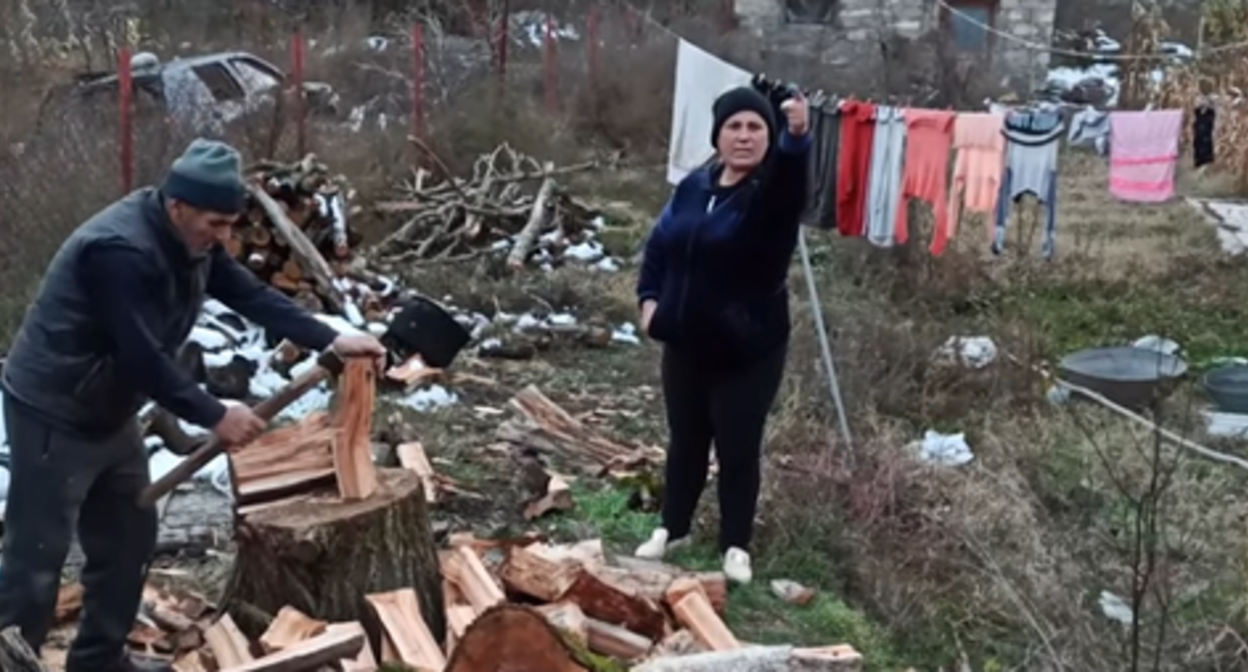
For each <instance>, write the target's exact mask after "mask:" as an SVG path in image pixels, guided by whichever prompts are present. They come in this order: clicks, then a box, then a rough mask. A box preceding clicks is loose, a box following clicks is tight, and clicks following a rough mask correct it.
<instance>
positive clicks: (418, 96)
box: [412, 23, 425, 138]
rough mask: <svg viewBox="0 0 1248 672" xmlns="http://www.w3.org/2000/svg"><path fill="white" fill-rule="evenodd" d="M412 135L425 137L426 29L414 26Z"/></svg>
mask: <svg viewBox="0 0 1248 672" xmlns="http://www.w3.org/2000/svg"><path fill="white" fill-rule="evenodd" d="M412 135H415V136H416V137H417V138H424V137H425V27H424V26H423V25H421V24H419V23H417V24H415V25H414V26H412Z"/></svg>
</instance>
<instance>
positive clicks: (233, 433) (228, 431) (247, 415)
mask: <svg viewBox="0 0 1248 672" xmlns="http://www.w3.org/2000/svg"><path fill="white" fill-rule="evenodd" d="M267 426H268V423H266V422H265V421H264V420H261V419H260V416H258V415H256V414H255V413H253V412H252V411H251V409H250V408H248V407H247V406H244V405H242V404H229V405H227V406H226V409H225V416H224V417H222V418H221V420H220V421H219V422H217V426H216V427H213V428H212V432H213V434H216V435H217V438H218V439H220V440H221V443H224V444H225V445H226V446H227V447H229V449H230V450H233V449H235V448H238V447H240V446H244V445H247V444H248V443H251V442H252V441H254V440H255V439H256V437H257V436H260V434H261V432H263V431H264V428H265V427H267Z"/></svg>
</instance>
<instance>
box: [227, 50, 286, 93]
mask: <svg viewBox="0 0 1248 672" xmlns="http://www.w3.org/2000/svg"><path fill="white" fill-rule="evenodd" d="M230 64H231V65H233V66H234V71H235V72H237V73H238V78H239V80H240V81H241V82H242V85H243V87H244V88H246V89H247V91H248V92H250V93H259V92H262V91H268V90H269V89H275V88H277V87H278V86H280V85H281V83H282V73H281V71H277V70H275V69H274V68H272V67H269V66H268V64H266V63H263V62H262V61H257V60H255V59H252V58H245V57H240V58H235V59H232V60H231V61H230Z"/></svg>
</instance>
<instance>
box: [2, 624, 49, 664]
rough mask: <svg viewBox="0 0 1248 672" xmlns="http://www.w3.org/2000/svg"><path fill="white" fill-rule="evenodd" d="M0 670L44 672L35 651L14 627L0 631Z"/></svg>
mask: <svg viewBox="0 0 1248 672" xmlns="http://www.w3.org/2000/svg"><path fill="white" fill-rule="evenodd" d="M0 670H4V672H46V670H47V668H46V667H44V666H43V663H41V662H39V658H37V657H36V656H35V652H34V651H31V650H30V646H29V645H28V644H27V643H26V640H25V639H23V638H22V634H21V633H20V632H19V631H18V629H17V628H16V627H8V628H5V629H4V630H3V631H0Z"/></svg>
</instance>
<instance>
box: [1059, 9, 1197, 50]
mask: <svg viewBox="0 0 1248 672" xmlns="http://www.w3.org/2000/svg"><path fill="white" fill-rule="evenodd" d="M1157 2H1158V4H1159V5H1160V6H1161V13H1162V16H1163V17H1164V18H1165V20H1166V23H1168V24H1169V25H1170V39H1172V40H1175V41H1178V42H1183V43H1185V44H1187V45H1188V46H1190V47H1195V46H1196V38H1197V31H1199V29H1200V15H1201V12H1202V11H1203V9H1204V5H1205V3H1204V0H1157ZM1058 5H1059V6H1058V8H1057V18H1056V26H1057V28H1058V29H1061V30H1089V29H1092V28H1098V27H1099V28H1100V29H1101V30H1104V31H1105V33H1106V34H1108V35H1109V36H1110V37H1112V38H1114V39H1116V40H1120V41H1123V42H1125V41H1126V39H1127V35H1128V34H1129V33H1130V31H1131V23H1132V19H1131V5H1132V0H1062V1H1061V2H1060V3H1058Z"/></svg>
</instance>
